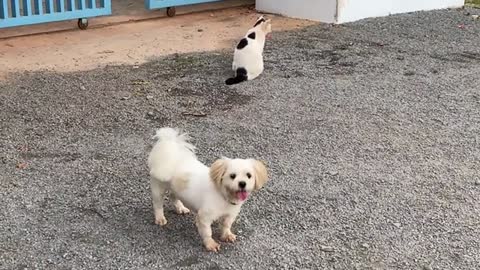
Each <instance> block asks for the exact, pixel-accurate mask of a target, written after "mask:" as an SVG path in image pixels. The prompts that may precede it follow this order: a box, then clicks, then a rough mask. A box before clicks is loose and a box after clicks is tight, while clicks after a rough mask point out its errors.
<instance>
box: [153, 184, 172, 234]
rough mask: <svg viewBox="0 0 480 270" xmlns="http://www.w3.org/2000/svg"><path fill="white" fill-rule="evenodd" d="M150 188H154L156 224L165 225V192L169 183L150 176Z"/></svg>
mask: <svg viewBox="0 0 480 270" xmlns="http://www.w3.org/2000/svg"><path fill="white" fill-rule="evenodd" d="M150 188H151V189H152V202H153V211H154V213H155V224H157V225H161V226H164V225H166V224H167V219H166V218H165V215H164V214H163V202H164V200H165V192H166V191H167V188H168V183H165V182H161V181H159V180H157V179H155V178H154V177H150Z"/></svg>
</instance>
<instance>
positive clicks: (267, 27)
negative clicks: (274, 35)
mask: <svg viewBox="0 0 480 270" xmlns="http://www.w3.org/2000/svg"><path fill="white" fill-rule="evenodd" d="M262 30H263V31H264V32H265V33H270V32H272V19H268V20H266V21H265V23H263V24H262Z"/></svg>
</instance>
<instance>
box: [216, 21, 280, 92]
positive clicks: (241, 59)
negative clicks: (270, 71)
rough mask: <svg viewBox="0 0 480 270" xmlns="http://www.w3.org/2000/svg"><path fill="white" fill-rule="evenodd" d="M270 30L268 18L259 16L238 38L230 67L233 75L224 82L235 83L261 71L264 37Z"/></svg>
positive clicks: (257, 74) (256, 75)
mask: <svg viewBox="0 0 480 270" xmlns="http://www.w3.org/2000/svg"><path fill="white" fill-rule="evenodd" d="M271 31H272V28H271V23H270V20H265V19H264V18H263V16H262V17H260V18H259V19H258V20H257V22H256V23H255V25H254V27H253V28H251V29H250V30H248V32H247V34H246V35H245V36H244V37H243V38H242V39H241V40H240V42H239V43H238V45H237V47H236V48H235V52H234V55H233V64H232V69H233V71H234V72H235V77H233V78H230V79H228V80H226V82H225V83H226V84H228V85H231V84H236V83H240V82H243V81H247V80H253V79H255V78H256V77H258V76H259V75H260V74H262V72H263V49H264V47H265V39H266V37H267V35H268V34H269V33H270V32H271Z"/></svg>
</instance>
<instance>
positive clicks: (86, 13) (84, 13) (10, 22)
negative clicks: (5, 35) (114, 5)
mask: <svg viewBox="0 0 480 270" xmlns="http://www.w3.org/2000/svg"><path fill="white" fill-rule="evenodd" d="M107 3H108V2H107ZM108 6H109V5H107V7H108ZM110 7H111V5H110ZM111 13H112V10H111V8H110V9H109V8H101V9H100V8H99V9H87V10H76V11H69V12H61V13H50V14H43V15H41V16H23V17H19V18H9V19H5V20H0V28H4V27H11V26H18V25H30V24H37V23H46V22H56V21H66V20H71V19H78V18H90V17H97V16H104V15H110V14H111Z"/></svg>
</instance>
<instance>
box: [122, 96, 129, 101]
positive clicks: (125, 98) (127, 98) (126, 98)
mask: <svg viewBox="0 0 480 270" xmlns="http://www.w3.org/2000/svg"><path fill="white" fill-rule="evenodd" d="M129 99H130V96H124V97H122V100H129Z"/></svg>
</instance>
